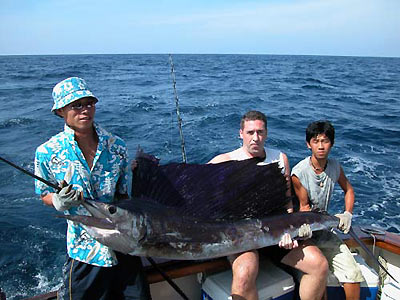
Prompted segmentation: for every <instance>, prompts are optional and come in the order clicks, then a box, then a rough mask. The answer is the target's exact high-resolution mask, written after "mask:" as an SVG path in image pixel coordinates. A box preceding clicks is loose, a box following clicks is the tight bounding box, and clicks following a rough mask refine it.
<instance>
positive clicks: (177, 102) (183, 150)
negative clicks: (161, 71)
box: [169, 54, 187, 163]
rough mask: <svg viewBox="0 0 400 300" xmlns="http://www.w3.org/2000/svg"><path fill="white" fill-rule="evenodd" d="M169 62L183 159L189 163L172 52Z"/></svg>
mask: <svg viewBox="0 0 400 300" xmlns="http://www.w3.org/2000/svg"><path fill="white" fill-rule="evenodd" d="M169 63H170V65H171V76H172V86H173V88H174V96H175V105H176V115H177V117H178V127H179V135H180V137H181V148H182V161H183V162H184V163H187V159H186V151H185V139H184V138H183V131H182V118H181V114H180V112H179V98H178V93H177V92H176V80H175V68H174V62H173V61H172V55H171V54H170V55H169Z"/></svg>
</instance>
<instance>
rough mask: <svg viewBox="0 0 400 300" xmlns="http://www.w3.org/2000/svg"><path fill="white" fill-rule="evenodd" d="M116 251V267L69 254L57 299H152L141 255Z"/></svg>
mask: <svg viewBox="0 0 400 300" xmlns="http://www.w3.org/2000/svg"><path fill="white" fill-rule="evenodd" d="M116 254H117V259H118V264H117V265H116V266H113V267H98V266H93V265H89V264H86V263H83V262H80V261H77V260H74V259H72V258H70V257H68V258H67V261H66V263H65V265H64V268H63V284H62V286H61V287H60V289H59V291H58V295H57V296H58V297H57V299H65V300H67V299H68V300H69V299H82V300H83V299H88V300H89V299H90V300H93V299H101V300H114V299H115V300H119V299H140V300H147V299H151V296H150V288H149V285H148V283H147V281H146V277H145V274H144V272H143V266H142V261H141V259H140V258H139V257H137V256H131V255H126V254H122V253H118V252H116Z"/></svg>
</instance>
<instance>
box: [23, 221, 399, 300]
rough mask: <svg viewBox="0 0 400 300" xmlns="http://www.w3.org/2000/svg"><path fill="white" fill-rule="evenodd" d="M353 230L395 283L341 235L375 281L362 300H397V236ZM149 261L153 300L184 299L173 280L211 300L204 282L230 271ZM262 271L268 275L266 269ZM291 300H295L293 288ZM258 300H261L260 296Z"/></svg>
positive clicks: (333, 295)
mask: <svg viewBox="0 0 400 300" xmlns="http://www.w3.org/2000/svg"><path fill="white" fill-rule="evenodd" d="M353 230H354V231H355V233H356V234H357V236H358V237H359V238H360V240H361V241H362V242H364V243H365V244H366V245H367V247H368V249H369V250H370V251H371V252H372V253H373V254H374V256H375V258H376V259H379V261H380V262H381V264H382V265H384V266H385V267H386V268H387V270H388V272H389V273H390V274H391V275H392V276H393V277H394V278H395V279H396V280H397V281H398V282H395V280H394V279H392V278H390V277H389V276H387V274H386V273H385V272H383V271H382V270H380V267H379V265H378V264H377V263H376V261H375V260H374V259H373V258H372V257H370V256H369V255H368V254H367V252H366V251H365V250H364V249H362V247H360V245H359V244H358V243H357V241H355V240H354V238H352V237H351V236H350V235H344V234H340V235H341V238H342V239H343V240H344V241H345V243H346V244H347V245H348V247H349V248H350V250H351V251H352V252H353V253H354V255H356V256H357V257H359V258H360V259H361V260H362V262H363V263H365V266H364V267H366V268H367V269H368V272H370V273H371V274H374V276H375V279H376V280H373V281H374V282H372V283H362V284H361V289H362V291H361V299H382V300H389V299H393V300H394V299H400V283H399V282H400V234H397V233H392V232H388V231H384V230H380V229H377V228H374V227H360V226H353ZM150 260H151V261H152V262H154V261H155V264H153V265H152V264H151V263H149V261H148V260H147V259H146V258H143V262H144V265H145V272H146V276H147V280H148V282H149V284H150V291H151V295H152V298H153V300H158V299H184V296H183V297H182V296H180V294H179V293H178V292H177V291H176V289H174V288H173V287H172V286H171V285H170V283H168V280H173V283H175V284H176V285H177V286H178V289H179V290H180V291H181V292H183V293H184V295H186V297H187V299H210V296H208V295H207V294H206V293H205V292H204V289H203V287H204V282H205V281H206V280H208V278H212V276H215V275H216V274H221V273H223V272H225V273H226V274H229V272H230V271H229V270H230V265H229V263H228V260H227V259H226V258H225V257H221V258H217V259H212V260H202V261H165V260H157V259H154V260H153V259H150ZM357 261H358V260H357ZM265 271H266V272H268V270H265ZM332 276H333V275H332V274H330V275H329V276H328V299H329V300H336V299H338V300H339V299H344V298H342V297H343V295H344V292H343V289H342V288H341V287H340V286H339V285H338V284H337V283H335V282H334V279H332ZM166 278H167V279H168V280H166ZM272 297H273V295H270V296H269V298H268V299H275V298H272ZM296 297H297V298H296ZM291 298H292V297H291ZM51 299H57V291H52V292H50V293H47V294H42V295H37V296H34V297H31V298H27V300H51ZM211 299H213V298H211ZM225 299H226V298H225ZM265 299H267V298H265ZM285 299H286V298H285ZM293 299H298V295H296V294H295V289H294V298H293ZM213 300H218V299H213ZM260 300H263V299H261V297H260Z"/></svg>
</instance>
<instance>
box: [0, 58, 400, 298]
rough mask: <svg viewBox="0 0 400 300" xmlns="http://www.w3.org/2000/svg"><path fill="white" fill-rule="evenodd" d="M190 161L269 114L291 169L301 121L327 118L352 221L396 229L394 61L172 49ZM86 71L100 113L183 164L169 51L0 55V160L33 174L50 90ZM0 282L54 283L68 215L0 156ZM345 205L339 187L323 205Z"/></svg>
mask: <svg viewBox="0 0 400 300" xmlns="http://www.w3.org/2000/svg"><path fill="white" fill-rule="evenodd" d="M173 61H174V65H175V75H176V89H177V94H178V97H179V107H180V111H181V117H182V120H183V124H182V126H183V135H184V138H185V147H186V154H187V159H188V162H189V163H206V162H207V161H208V160H210V159H211V158H212V157H214V156H215V155H217V154H219V153H222V152H226V151H230V150H233V149H235V148H236V147H239V146H240V139H239V122H240V118H241V116H242V115H243V114H244V113H245V112H246V111H248V110H260V111H262V112H264V113H265V114H266V115H267V117H268V139H267V145H268V146H269V147H273V148H277V149H280V150H282V151H283V152H285V153H286V154H287V155H288V157H289V160H290V164H291V166H292V167H293V166H294V165H295V164H296V163H297V162H298V161H300V160H301V159H302V158H304V157H305V156H307V155H309V150H308V149H307V147H306V144H305V128H306V126H307V125H308V123H310V122H311V121H315V120H319V119H328V120H330V121H331V122H332V123H333V125H334V126H335V129H336V138H335V145H334V148H333V150H332V152H331V157H334V158H336V159H338V160H339V161H340V162H341V164H342V167H343V169H344V171H345V173H346V175H347V177H348V178H349V180H350V181H351V183H352V185H353V186H354V189H355V193H356V204H355V208H354V218H353V222H354V223H356V224H359V225H368V226H376V227H379V228H383V229H385V230H389V231H392V232H397V233H398V232H400V218H399V215H400V201H399V200H400V151H399V146H400V58H375V57H333V56H284V55H282V56H280V55H173ZM70 76H79V77H83V78H85V79H86V81H87V83H88V85H89V86H90V88H91V90H92V91H93V93H94V94H95V95H96V96H97V97H98V99H99V102H98V104H96V109H97V110H96V121H97V122H98V123H100V124H102V126H103V127H105V128H106V129H108V130H109V131H111V132H113V133H115V134H117V135H119V136H120V137H122V138H123V139H124V140H125V141H126V142H127V145H128V149H129V156H130V158H131V159H133V158H134V156H135V152H136V149H137V148H138V147H139V146H140V147H141V148H143V150H144V151H145V152H148V153H151V154H154V155H156V156H157V157H159V158H160V159H161V161H160V163H161V164H164V163H169V162H180V161H182V154H181V140H180V136H179V130H178V123H177V117H176V109H175V99H174V90H173V85H172V76H171V66H170V63H169V57H168V55H161V54H160V55H65V56H63V55H56V56H0V156H1V157H3V158H5V159H8V160H10V161H12V162H13V163H15V164H17V165H19V166H22V167H23V168H25V169H27V170H30V171H32V172H33V160H34V153H35V149H36V147H37V146H39V145H40V144H41V143H43V142H45V141H46V140H48V139H49V138H50V137H51V136H52V135H55V134H56V133H58V132H59V131H61V130H63V124H64V123H63V120H62V119H61V118H58V117H56V116H55V115H53V114H52V113H51V112H50V109H51V107H52V98H51V92H52V88H53V86H54V85H55V84H56V83H57V82H59V81H61V80H63V79H65V78H67V77H70ZM0 203H1V206H0V270H1V271H0V288H1V289H2V290H3V291H4V292H5V293H6V294H7V297H8V299H22V298H24V297H28V296H33V295H37V294H40V293H45V292H49V291H52V290H54V289H55V288H56V287H57V286H58V285H59V284H60V282H61V281H60V280H61V267H62V265H63V263H64V260H65V244H66V243H65V232H66V224H65V220H62V219H58V218H56V217H55V216H56V215H57V214H58V213H57V212H56V211H55V210H54V209H53V208H50V207H46V206H44V205H43V204H42V203H41V201H40V200H39V198H38V196H36V195H35V193H34V184H33V179H32V178H31V177H29V176H27V175H25V174H23V173H21V172H20V171H18V170H16V169H14V168H12V167H11V166H9V165H7V164H5V163H3V162H1V161H0ZM343 208H344V201H343V193H342V191H341V190H340V188H339V187H338V186H337V187H336V189H335V193H334V197H333V199H332V201H331V204H330V208H329V212H330V213H332V214H333V213H339V212H342V211H343Z"/></svg>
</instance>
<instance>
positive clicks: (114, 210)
mask: <svg viewBox="0 0 400 300" xmlns="http://www.w3.org/2000/svg"><path fill="white" fill-rule="evenodd" d="M108 212H109V213H110V214H112V215H113V214H115V213H116V212H117V208H116V207H115V206H114V205H110V206H109V207H108Z"/></svg>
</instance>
